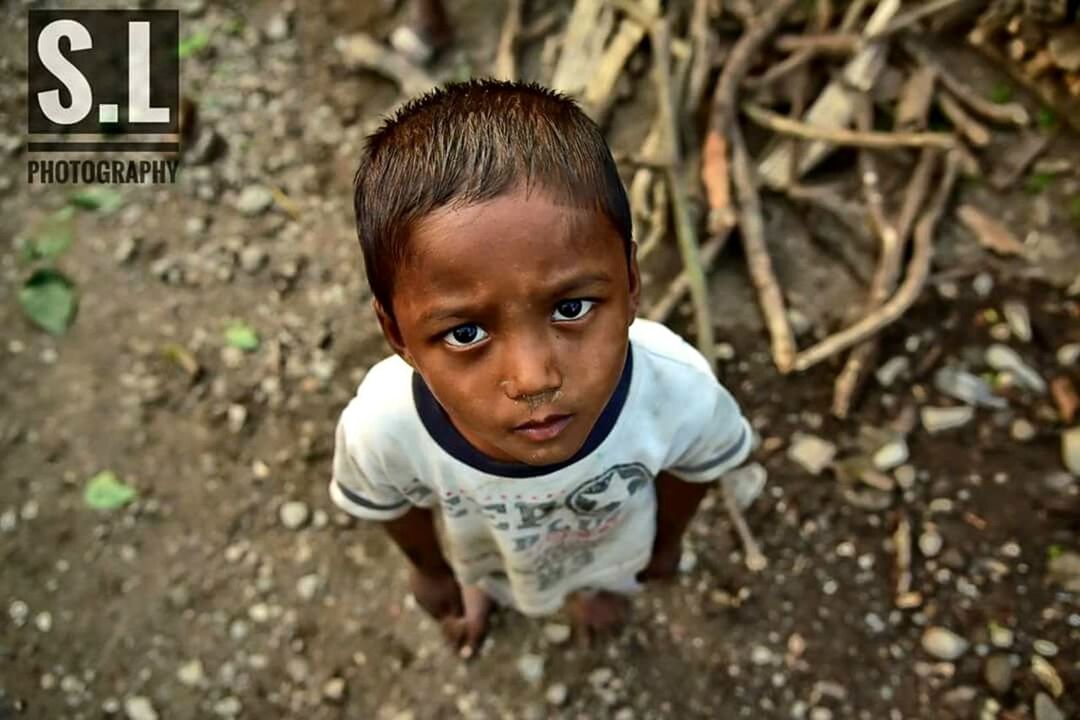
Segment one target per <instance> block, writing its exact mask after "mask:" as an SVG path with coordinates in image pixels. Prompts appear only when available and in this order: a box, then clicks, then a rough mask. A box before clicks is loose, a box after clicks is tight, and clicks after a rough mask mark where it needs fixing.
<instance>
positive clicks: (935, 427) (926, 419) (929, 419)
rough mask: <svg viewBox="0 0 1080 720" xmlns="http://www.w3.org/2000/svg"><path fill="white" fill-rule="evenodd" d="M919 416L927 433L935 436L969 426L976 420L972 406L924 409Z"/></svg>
mask: <svg viewBox="0 0 1080 720" xmlns="http://www.w3.org/2000/svg"><path fill="white" fill-rule="evenodd" d="M919 415H920V416H921V418H922V424H923V427H924V428H925V429H926V432H928V433H931V434H933V433H939V432H944V431H946V430H954V429H956V428H958V427H963V426H964V425H967V424H968V423H969V422H971V421H972V420H973V419H974V418H975V408H973V407H971V406H970V405H959V406H956V407H924V408H922V410H920V411H919Z"/></svg>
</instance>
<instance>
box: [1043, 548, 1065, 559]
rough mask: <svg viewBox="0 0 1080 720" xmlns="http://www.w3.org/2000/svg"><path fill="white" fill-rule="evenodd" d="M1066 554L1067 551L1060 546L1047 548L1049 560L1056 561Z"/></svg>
mask: <svg viewBox="0 0 1080 720" xmlns="http://www.w3.org/2000/svg"><path fill="white" fill-rule="evenodd" d="M1064 552H1065V550H1064V549H1063V548H1062V547H1061V546H1060V545H1051V546H1050V547H1048V548H1046V558H1047V560H1054V559H1056V558H1059V557H1061V555H1062V553H1064Z"/></svg>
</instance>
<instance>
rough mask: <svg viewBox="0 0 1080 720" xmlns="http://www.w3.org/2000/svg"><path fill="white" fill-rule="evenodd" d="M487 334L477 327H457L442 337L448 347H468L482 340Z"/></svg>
mask: <svg viewBox="0 0 1080 720" xmlns="http://www.w3.org/2000/svg"><path fill="white" fill-rule="evenodd" d="M486 337H487V333H486V332H485V331H484V330H483V329H482V328H481V327H480V326H479V325H458V326H457V327H456V328H454V329H453V330H451V331H450V332H448V333H446V335H445V336H444V338H445V340H446V344H447V345H449V346H450V347H459V348H460V347H469V346H470V345H475V344H476V343H478V342H480V341H481V340H483V339H484V338H486Z"/></svg>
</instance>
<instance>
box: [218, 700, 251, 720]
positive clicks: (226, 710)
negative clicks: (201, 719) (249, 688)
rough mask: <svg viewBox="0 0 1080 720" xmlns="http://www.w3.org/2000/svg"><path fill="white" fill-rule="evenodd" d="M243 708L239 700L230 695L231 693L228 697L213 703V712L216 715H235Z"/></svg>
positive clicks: (227, 716) (229, 716)
mask: <svg viewBox="0 0 1080 720" xmlns="http://www.w3.org/2000/svg"><path fill="white" fill-rule="evenodd" d="M243 709H244V706H243V704H242V703H241V702H240V700H239V699H237V698H235V697H232V696H231V695H230V696H229V697H226V698H222V699H220V700H218V701H217V702H216V703H214V714H215V715H217V716H218V717H225V718H231V717H236V716H237V715H239V714H240V711H241V710H243Z"/></svg>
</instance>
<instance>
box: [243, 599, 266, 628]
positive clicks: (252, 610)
mask: <svg viewBox="0 0 1080 720" xmlns="http://www.w3.org/2000/svg"><path fill="white" fill-rule="evenodd" d="M248 617H249V618H251V619H252V621H253V622H257V623H260V624H262V623H264V622H266V621H267V620H269V619H270V606H269V605H267V604H266V603H256V604H255V605H252V606H251V607H249V608H248Z"/></svg>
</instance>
